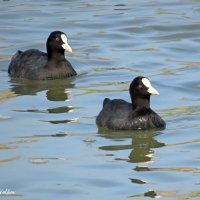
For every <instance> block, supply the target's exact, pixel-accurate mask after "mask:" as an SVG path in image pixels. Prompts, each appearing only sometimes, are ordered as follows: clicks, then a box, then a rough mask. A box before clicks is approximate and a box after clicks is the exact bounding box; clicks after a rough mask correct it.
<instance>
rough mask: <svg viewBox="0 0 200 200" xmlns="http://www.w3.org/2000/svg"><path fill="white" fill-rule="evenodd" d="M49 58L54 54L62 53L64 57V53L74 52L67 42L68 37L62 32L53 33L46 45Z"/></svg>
mask: <svg viewBox="0 0 200 200" xmlns="http://www.w3.org/2000/svg"><path fill="white" fill-rule="evenodd" d="M46 47H47V53H48V57H51V56H52V53H54V52H56V53H60V54H63V55H64V51H65V50H66V51H69V52H72V48H71V47H70V46H69V44H68V42H67V36H66V34H65V33H63V32H61V31H54V32H52V33H51V34H50V35H49V37H48V39H47V43H46Z"/></svg>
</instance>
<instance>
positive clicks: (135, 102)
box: [131, 95, 150, 109]
mask: <svg viewBox="0 0 200 200" xmlns="http://www.w3.org/2000/svg"><path fill="white" fill-rule="evenodd" d="M131 100H132V107H133V109H136V108H150V95H147V96H136V97H134V96H132V95H131Z"/></svg>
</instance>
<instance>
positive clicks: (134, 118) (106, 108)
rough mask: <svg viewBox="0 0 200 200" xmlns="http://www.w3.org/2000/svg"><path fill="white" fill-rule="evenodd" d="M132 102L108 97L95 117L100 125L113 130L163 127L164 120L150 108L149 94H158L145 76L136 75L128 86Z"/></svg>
mask: <svg viewBox="0 0 200 200" xmlns="http://www.w3.org/2000/svg"><path fill="white" fill-rule="evenodd" d="M129 93H130V96H131V101H132V103H129V102H127V101H125V100H122V99H113V100H110V99H108V98H106V99H104V101H103V108H102V110H101V112H100V113H99V115H98V116H97V118H96V123H97V125H98V126H100V127H106V128H109V129H113V130H130V129H149V128H164V127H165V126H166V124H165V122H164V120H163V119H162V118H161V117H160V116H159V115H158V114H157V113H156V112H154V111H153V110H152V109H151V108H150V96H151V94H157V95H159V93H158V91H157V90H155V89H154V88H153V87H152V86H151V83H150V81H149V80H148V79H147V78H146V77H142V76H139V77H136V78H135V79H134V80H133V81H132V83H131V84H130V87H129Z"/></svg>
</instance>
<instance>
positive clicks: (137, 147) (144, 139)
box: [99, 129, 165, 163]
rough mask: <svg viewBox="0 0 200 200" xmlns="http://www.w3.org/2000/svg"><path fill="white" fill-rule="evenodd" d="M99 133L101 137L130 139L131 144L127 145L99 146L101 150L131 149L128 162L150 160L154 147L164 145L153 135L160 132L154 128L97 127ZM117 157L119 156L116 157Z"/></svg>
mask: <svg viewBox="0 0 200 200" xmlns="http://www.w3.org/2000/svg"><path fill="white" fill-rule="evenodd" d="M99 134H101V136H102V137H105V138H108V139H112V140H119V143H120V140H123V139H128V138H130V139H131V141H132V142H131V144H127V145H124V144H123V145H120V144H119V145H117V146H101V147H100V149H103V150H107V151H110V150H126V149H131V153H130V155H129V157H128V158H127V161H128V162H132V163H140V162H149V161H151V159H152V157H153V154H154V151H153V149H154V148H159V147H163V146H165V144H164V143H162V142H158V141H157V140H156V139H155V136H157V135H159V134H161V132H158V131H155V130H144V131H142V130H140V131H117V132H116V131H110V130H105V129H99ZM118 159H119V158H118Z"/></svg>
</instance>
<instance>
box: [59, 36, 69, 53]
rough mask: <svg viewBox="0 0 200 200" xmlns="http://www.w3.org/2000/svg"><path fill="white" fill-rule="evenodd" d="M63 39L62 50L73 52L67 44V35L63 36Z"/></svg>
mask: <svg viewBox="0 0 200 200" xmlns="http://www.w3.org/2000/svg"><path fill="white" fill-rule="evenodd" d="M61 39H62V41H63V44H62V48H63V49H65V50H66V51H69V52H72V48H71V47H70V46H69V44H68V43H67V36H66V35H65V34H62V35H61Z"/></svg>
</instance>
